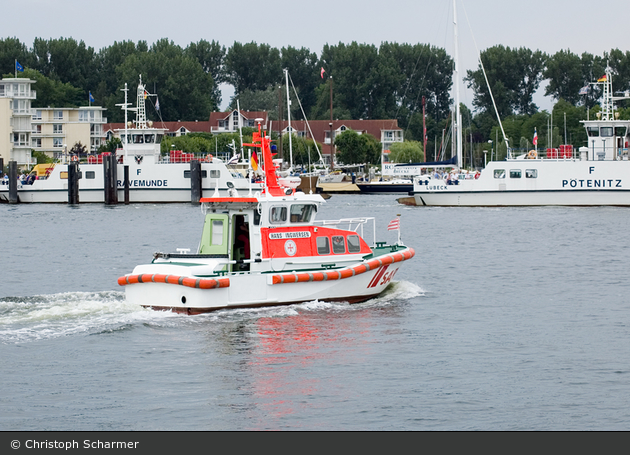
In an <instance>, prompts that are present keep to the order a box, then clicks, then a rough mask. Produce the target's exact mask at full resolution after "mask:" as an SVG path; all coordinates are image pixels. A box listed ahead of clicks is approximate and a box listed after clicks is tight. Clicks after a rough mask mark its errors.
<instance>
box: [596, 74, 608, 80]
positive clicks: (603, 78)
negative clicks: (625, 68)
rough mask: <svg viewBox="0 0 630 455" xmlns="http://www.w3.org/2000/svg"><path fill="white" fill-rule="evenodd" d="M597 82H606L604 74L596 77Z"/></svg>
mask: <svg viewBox="0 0 630 455" xmlns="http://www.w3.org/2000/svg"><path fill="white" fill-rule="evenodd" d="M597 82H606V75H605V74H604V75H603V76H602V77H600V78H599V79H597Z"/></svg>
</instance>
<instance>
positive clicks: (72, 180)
mask: <svg viewBox="0 0 630 455" xmlns="http://www.w3.org/2000/svg"><path fill="white" fill-rule="evenodd" d="M80 178H81V175H80V174H79V163H77V162H74V161H73V162H72V163H70V164H68V204H78V203H79V179H80Z"/></svg>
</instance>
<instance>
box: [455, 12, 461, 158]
mask: <svg viewBox="0 0 630 455" xmlns="http://www.w3.org/2000/svg"><path fill="white" fill-rule="evenodd" d="M453 30H454V35H455V125H454V126H455V132H456V134H457V136H456V137H457V166H459V167H461V166H462V114H461V112H460V109H459V85H460V80H459V79H460V75H459V50H458V38H457V6H456V0H453Z"/></svg>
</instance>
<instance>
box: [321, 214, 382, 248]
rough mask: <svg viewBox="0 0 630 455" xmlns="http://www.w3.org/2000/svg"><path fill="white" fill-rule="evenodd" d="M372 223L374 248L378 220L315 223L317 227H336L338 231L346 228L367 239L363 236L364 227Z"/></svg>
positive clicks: (348, 219)
mask: <svg viewBox="0 0 630 455" xmlns="http://www.w3.org/2000/svg"><path fill="white" fill-rule="evenodd" d="M370 222H371V226H372V235H373V240H372V246H375V245H376V218H374V217H364V218H341V219H339V220H315V221H314V222H313V224H314V225H316V226H326V227H335V228H338V229H342V228H343V227H345V228H346V230H348V231H354V232H356V233H357V234H359V235H360V236H361V238H363V239H365V237H364V236H363V226H366V225H368V223H370Z"/></svg>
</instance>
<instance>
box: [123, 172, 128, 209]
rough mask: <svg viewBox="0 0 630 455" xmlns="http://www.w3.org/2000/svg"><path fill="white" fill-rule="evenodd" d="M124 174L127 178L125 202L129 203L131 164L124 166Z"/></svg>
mask: <svg viewBox="0 0 630 455" xmlns="http://www.w3.org/2000/svg"><path fill="white" fill-rule="evenodd" d="M123 176H124V178H125V182H124V184H123V185H124V188H125V191H124V194H125V204H129V165H127V164H125V166H124V167H123Z"/></svg>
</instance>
